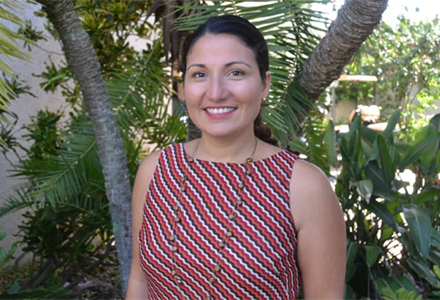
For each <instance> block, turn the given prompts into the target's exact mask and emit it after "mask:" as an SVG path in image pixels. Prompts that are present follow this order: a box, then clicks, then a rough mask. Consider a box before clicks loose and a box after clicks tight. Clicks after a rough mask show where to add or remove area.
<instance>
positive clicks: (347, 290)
mask: <svg viewBox="0 0 440 300" xmlns="http://www.w3.org/2000/svg"><path fill="white" fill-rule="evenodd" d="M355 296H356V295H355V293H354V290H353V288H352V287H351V286H349V285H348V284H345V287H344V299H355Z"/></svg>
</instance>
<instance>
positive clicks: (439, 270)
mask: <svg viewBox="0 0 440 300" xmlns="http://www.w3.org/2000/svg"><path fill="white" fill-rule="evenodd" d="M432 269H433V271H434V274H435V276H437V279H440V268H439V267H438V266H437V265H434V266H433V267H432Z"/></svg>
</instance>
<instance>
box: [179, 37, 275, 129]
mask: <svg viewBox="0 0 440 300" xmlns="http://www.w3.org/2000/svg"><path fill="white" fill-rule="evenodd" d="M266 75H267V77H266V79H265V80H262V79H261V77H260V72H259V69H258V64H257V61H256V60H255V55H254V53H253V51H252V50H251V49H250V48H248V47H247V46H246V44H244V42H242V41H241V40H240V39H239V38H238V37H236V36H234V35H231V34H216V35H212V34H206V35H204V36H202V37H201V38H200V39H199V40H198V41H197V42H196V43H195V44H194V46H193V48H192V50H191V51H190V52H189V54H188V57H187V69H186V74H185V85H184V87H185V100H186V104H187V108H188V113H189V116H190V118H191V120H192V121H193V122H194V123H195V124H196V125H197V127H199V128H200V130H201V131H202V133H203V134H208V135H211V136H216V137H226V136H243V135H247V134H252V135H253V122H254V120H255V118H256V117H257V115H258V112H259V110H260V105H261V101H262V99H263V98H265V97H266V96H267V94H268V92H269V88H270V74H269V72H267V74H266Z"/></svg>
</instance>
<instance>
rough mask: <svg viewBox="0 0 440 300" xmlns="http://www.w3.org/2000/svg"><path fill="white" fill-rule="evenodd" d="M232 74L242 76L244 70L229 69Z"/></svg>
mask: <svg viewBox="0 0 440 300" xmlns="http://www.w3.org/2000/svg"><path fill="white" fill-rule="evenodd" d="M230 74H231V75H232V76H234V77H235V76H243V75H244V72H243V71H240V70H233V71H231V73H230Z"/></svg>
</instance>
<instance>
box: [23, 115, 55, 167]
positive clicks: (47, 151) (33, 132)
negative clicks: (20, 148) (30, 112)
mask: <svg viewBox="0 0 440 300" xmlns="http://www.w3.org/2000/svg"><path fill="white" fill-rule="evenodd" d="M60 118H61V115H60V113H53V112H50V111H48V110H47V109H46V111H42V110H40V111H39V112H38V114H37V116H36V117H32V118H31V122H32V123H31V124H29V125H28V126H25V127H24V128H25V129H26V130H27V131H29V134H26V135H24V136H23V137H25V138H27V140H28V141H33V145H32V146H31V147H30V149H29V151H28V155H29V156H30V157H35V158H37V159H42V158H43V155H50V156H53V155H57V154H58V150H59V144H60V142H61V140H60V137H59V135H58V128H57V123H58V121H59V120H60Z"/></svg>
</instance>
